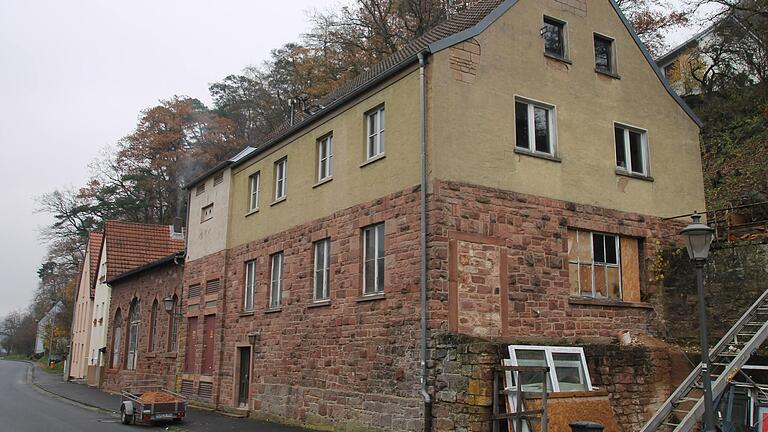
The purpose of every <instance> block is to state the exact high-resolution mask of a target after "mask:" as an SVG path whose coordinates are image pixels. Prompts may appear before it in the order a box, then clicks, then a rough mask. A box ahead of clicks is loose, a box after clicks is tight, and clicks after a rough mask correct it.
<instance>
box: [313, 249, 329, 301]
mask: <svg viewBox="0 0 768 432" xmlns="http://www.w3.org/2000/svg"><path fill="white" fill-rule="evenodd" d="M330 274H331V239H323V240H318V241H316V242H315V272H314V278H313V283H312V285H313V299H314V301H323V300H328V281H329V276H330Z"/></svg>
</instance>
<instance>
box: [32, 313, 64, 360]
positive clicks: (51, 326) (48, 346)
mask: <svg viewBox="0 0 768 432" xmlns="http://www.w3.org/2000/svg"><path fill="white" fill-rule="evenodd" d="M63 309H64V303H62V302H61V301H59V302H56V304H55V305H53V306H52V307H51V308H50V309H49V310H48V312H46V313H45V315H43V317H42V318H40V320H39V321H38V322H37V334H36V335H35V354H43V353H45V352H46V351H48V354H49V355H50V354H54V353H58V352H56V348H57V347H58V339H59V337H60V336H61V335H57V332H56V326H57V323H56V318H57V317H58V315H59V314H60V313H61V311H62V310H63ZM52 348H53V349H52Z"/></svg>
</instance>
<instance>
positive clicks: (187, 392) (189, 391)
mask: <svg viewBox="0 0 768 432" xmlns="http://www.w3.org/2000/svg"><path fill="white" fill-rule="evenodd" d="M193 386H194V383H193V382H192V381H189V380H181V395H182V396H192V395H193V394H195V392H194V390H193V388H192V387H193Z"/></svg>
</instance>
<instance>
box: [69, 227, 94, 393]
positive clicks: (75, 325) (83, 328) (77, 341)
mask: <svg viewBox="0 0 768 432" xmlns="http://www.w3.org/2000/svg"><path fill="white" fill-rule="evenodd" d="M101 237H102V234H101V232H96V231H94V232H91V233H89V234H88V244H87V245H86V247H85V255H84V256H83V264H82V266H81V267H80V280H79V281H78V284H77V293H76V294H75V302H74V303H75V306H74V311H73V314H72V334H71V337H70V339H71V341H72V345H71V346H70V350H69V372H68V373H69V376H68V377H67V378H68V379H76V380H81V379H85V377H86V375H87V373H88V357H89V355H88V348H89V346H90V340H91V328H93V325H94V324H93V322H92V320H93V296H94V293H95V286H96V283H95V282H96V273H97V271H98V266H99V251H100V250H101Z"/></svg>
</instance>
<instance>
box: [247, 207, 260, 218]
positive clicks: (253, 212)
mask: <svg viewBox="0 0 768 432" xmlns="http://www.w3.org/2000/svg"><path fill="white" fill-rule="evenodd" d="M258 212H259V208H258V207H256V208H255V209H253V210H251V211H249V212H248V213H246V214H245V217H248V216H250V215H255V214H256V213H258Z"/></svg>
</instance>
